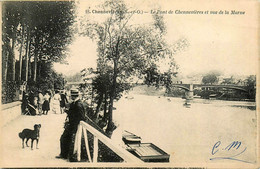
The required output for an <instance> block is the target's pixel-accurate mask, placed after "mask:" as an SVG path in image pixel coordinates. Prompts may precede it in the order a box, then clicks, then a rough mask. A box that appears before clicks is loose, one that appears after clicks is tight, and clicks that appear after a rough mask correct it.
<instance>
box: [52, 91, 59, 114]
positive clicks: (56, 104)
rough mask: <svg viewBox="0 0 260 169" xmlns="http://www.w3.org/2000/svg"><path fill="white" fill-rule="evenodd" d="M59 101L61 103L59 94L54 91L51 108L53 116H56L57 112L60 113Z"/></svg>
mask: <svg viewBox="0 0 260 169" xmlns="http://www.w3.org/2000/svg"><path fill="white" fill-rule="evenodd" d="M60 101H61V98H60V93H59V91H58V90H56V91H55V94H54V96H53V103H52V105H53V107H52V110H53V111H54V113H55V114H57V112H60V111H59V110H60Z"/></svg>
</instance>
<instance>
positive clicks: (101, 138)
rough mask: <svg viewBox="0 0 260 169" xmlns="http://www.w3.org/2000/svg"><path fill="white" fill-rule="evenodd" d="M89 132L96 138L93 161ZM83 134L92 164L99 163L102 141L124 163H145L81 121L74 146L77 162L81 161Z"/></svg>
mask: <svg viewBox="0 0 260 169" xmlns="http://www.w3.org/2000/svg"><path fill="white" fill-rule="evenodd" d="M87 131H88V132H90V133H91V134H93V136H94V144H93V145H94V148H93V149H94V151H93V159H92V158H91V155H90V149H89V148H90V147H89V144H88V136H87ZM82 133H83V136H84V141H85V146H86V151H87V156H88V159H89V161H90V162H91V163H97V162H98V141H101V142H102V143H104V144H105V145H106V146H107V147H109V148H110V149H111V150H112V151H114V152H115V153H116V154H117V155H118V156H119V157H121V158H122V159H123V160H124V162H134V163H143V161H142V160H140V159H139V158H137V157H135V156H134V155H132V154H131V153H129V152H128V151H126V150H125V149H123V148H122V147H120V146H119V145H117V144H115V143H113V142H112V140H111V139H110V138H108V137H106V136H105V135H104V134H102V133H101V132H99V131H98V130H97V129H95V128H94V127H92V126H91V125H89V124H88V123H86V122H84V121H81V122H80V124H79V125H78V130H77V133H76V137H75V144H74V153H76V154H77V160H78V161H80V160H81V140H82Z"/></svg>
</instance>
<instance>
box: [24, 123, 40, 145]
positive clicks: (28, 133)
mask: <svg viewBox="0 0 260 169" xmlns="http://www.w3.org/2000/svg"><path fill="white" fill-rule="evenodd" d="M40 128H41V124H35V125H34V130H31V129H24V130H23V131H22V132H20V133H19V137H20V138H21V139H22V147H23V148H24V140H25V139H26V142H25V143H26V146H27V147H29V146H28V144H27V143H28V140H29V139H31V149H32V150H33V142H34V140H36V149H38V142H39V138H40Z"/></svg>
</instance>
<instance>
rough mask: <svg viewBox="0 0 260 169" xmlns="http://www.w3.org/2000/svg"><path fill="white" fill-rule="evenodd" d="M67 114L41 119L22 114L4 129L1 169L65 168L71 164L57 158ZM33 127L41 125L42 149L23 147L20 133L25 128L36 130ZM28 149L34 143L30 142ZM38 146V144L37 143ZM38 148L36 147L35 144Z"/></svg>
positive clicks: (40, 117)
mask: <svg viewBox="0 0 260 169" xmlns="http://www.w3.org/2000/svg"><path fill="white" fill-rule="evenodd" d="M65 118H66V114H52V113H50V114H48V115H41V116H24V115H21V116H20V117H18V118H17V119H15V120H14V121H12V122H10V123H8V124H7V125H5V126H4V127H2V128H1V135H2V136H4V137H1V153H2V154H1V164H2V165H1V166H5V167H29V166H54V165H65V164H67V163H68V162H67V161H65V160H62V159H56V158H55V156H57V155H59V151H60V150H59V147H60V145H59V144H60V142H59V139H60V136H61V134H62V132H63V124H64V121H65ZM34 124H41V126H42V127H41V131H40V141H39V149H36V148H34V150H31V148H30V147H25V148H24V149H23V148H22V141H21V139H20V138H19V137H18V133H19V132H21V131H22V130H23V129H24V128H30V129H33V126H34ZM28 143H29V146H30V145H31V141H29V142H28ZM34 144H35V143H34ZM34 147H35V145H34Z"/></svg>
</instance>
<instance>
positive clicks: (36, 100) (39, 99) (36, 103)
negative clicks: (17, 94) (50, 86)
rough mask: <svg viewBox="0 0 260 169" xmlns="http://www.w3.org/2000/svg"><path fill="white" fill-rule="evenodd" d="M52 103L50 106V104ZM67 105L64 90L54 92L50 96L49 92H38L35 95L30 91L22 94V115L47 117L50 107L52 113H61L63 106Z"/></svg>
mask: <svg viewBox="0 0 260 169" xmlns="http://www.w3.org/2000/svg"><path fill="white" fill-rule="evenodd" d="M51 103H52V106H50V104H51ZM67 103H68V99H67V96H66V94H65V92H64V90H61V91H59V90H55V94H54V95H53V96H52V92H51V91H50V90H48V91H45V92H44V93H42V91H41V90H39V91H38V92H37V93H35V92H33V91H30V92H29V93H26V92H25V91H24V92H23V99H22V114H24V115H47V114H48V112H49V111H50V109H51V107H52V110H53V112H54V113H61V114H62V113H63V112H64V110H65V106H66V104H67Z"/></svg>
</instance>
